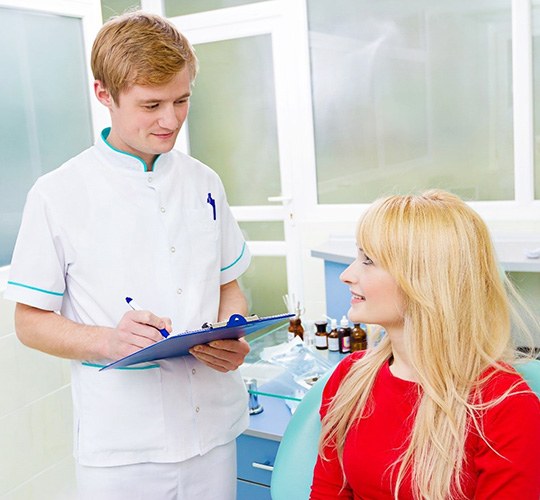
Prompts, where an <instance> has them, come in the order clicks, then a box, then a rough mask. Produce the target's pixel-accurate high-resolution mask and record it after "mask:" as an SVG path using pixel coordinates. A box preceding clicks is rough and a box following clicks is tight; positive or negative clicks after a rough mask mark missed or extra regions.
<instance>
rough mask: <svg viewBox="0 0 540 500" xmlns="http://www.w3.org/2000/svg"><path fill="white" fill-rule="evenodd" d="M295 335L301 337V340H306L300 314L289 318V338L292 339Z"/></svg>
mask: <svg viewBox="0 0 540 500" xmlns="http://www.w3.org/2000/svg"><path fill="white" fill-rule="evenodd" d="M294 337H300V340H304V327H303V326H302V320H301V319H300V317H299V316H295V317H294V318H291V319H290V320H289V335H288V338H289V340H292V339H293V338H294Z"/></svg>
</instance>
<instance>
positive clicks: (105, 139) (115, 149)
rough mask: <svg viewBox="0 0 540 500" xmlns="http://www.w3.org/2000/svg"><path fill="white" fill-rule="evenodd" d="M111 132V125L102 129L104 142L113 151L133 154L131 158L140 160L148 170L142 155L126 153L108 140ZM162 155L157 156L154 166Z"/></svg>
mask: <svg viewBox="0 0 540 500" xmlns="http://www.w3.org/2000/svg"><path fill="white" fill-rule="evenodd" d="M110 133H111V127H107V128H104V129H103V130H102V131H101V139H102V140H103V142H104V143H105V144H106V145H107V146H108V147H109V148H110V149H112V150H113V151H116V152H117V153H120V154H122V155H126V156H131V158H135V159H136V160H138V161H140V162H141V163H142V165H143V169H144V171H145V172H148V165H147V164H146V162H145V161H144V160H143V159H142V158H141V157H140V156H137V155H134V154H131V153H126V151H122V150H121V149H117V148H115V147H114V146H112V145H111V144H110V143H109V142H108V141H107V138H108V137H109V134H110ZM160 156H161V155H157V156H156V159H155V160H154V166H155V165H156V163H157V161H158V160H159V158H160Z"/></svg>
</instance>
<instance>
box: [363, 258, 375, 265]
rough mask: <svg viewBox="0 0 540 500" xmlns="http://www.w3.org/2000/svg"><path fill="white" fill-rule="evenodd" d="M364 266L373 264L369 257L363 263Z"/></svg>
mask: <svg viewBox="0 0 540 500" xmlns="http://www.w3.org/2000/svg"><path fill="white" fill-rule="evenodd" d="M362 264H364V265H365V266H370V265H371V264H373V261H372V260H371V259H370V258H369V257H366V258H365V259H364V260H363V261H362Z"/></svg>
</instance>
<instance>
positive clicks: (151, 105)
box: [145, 104, 158, 109]
mask: <svg viewBox="0 0 540 500" xmlns="http://www.w3.org/2000/svg"><path fill="white" fill-rule="evenodd" d="M157 107H158V105H157V104H148V105H146V106H145V109H156V108H157Z"/></svg>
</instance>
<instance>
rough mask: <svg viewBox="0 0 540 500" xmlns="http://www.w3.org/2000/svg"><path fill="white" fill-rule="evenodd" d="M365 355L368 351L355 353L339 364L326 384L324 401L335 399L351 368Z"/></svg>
mask: <svg viewBox="0 0 540 500" xmlns="http://www.w3.org/2000/svg"><path fill="white" fill-rule="evenodd" d="M365 354H366V351H357V352H353V353H351V354H349V355H348V356H346V357H345V358H343V359H342V360H341V361H340V362H339V364H338V365H337V366H336V368H335V369H334V371H333V372H332V375H330V377H329V378H328V381H327V382H326V385H325V387H324V390H323V401H325V400H330V399H332V398H333V397H334V395H335V394H336V392H337V390H338V389H339V386H340V385H341V382H342V381H343V379H344V378H345V377H346V375H347V374H348V373H349V371H350V370H351V367H352V366H353V365H354V363H355V362H356V361H358V360H359V359H362V358H363V357H364V356H365Z"/></svg>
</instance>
